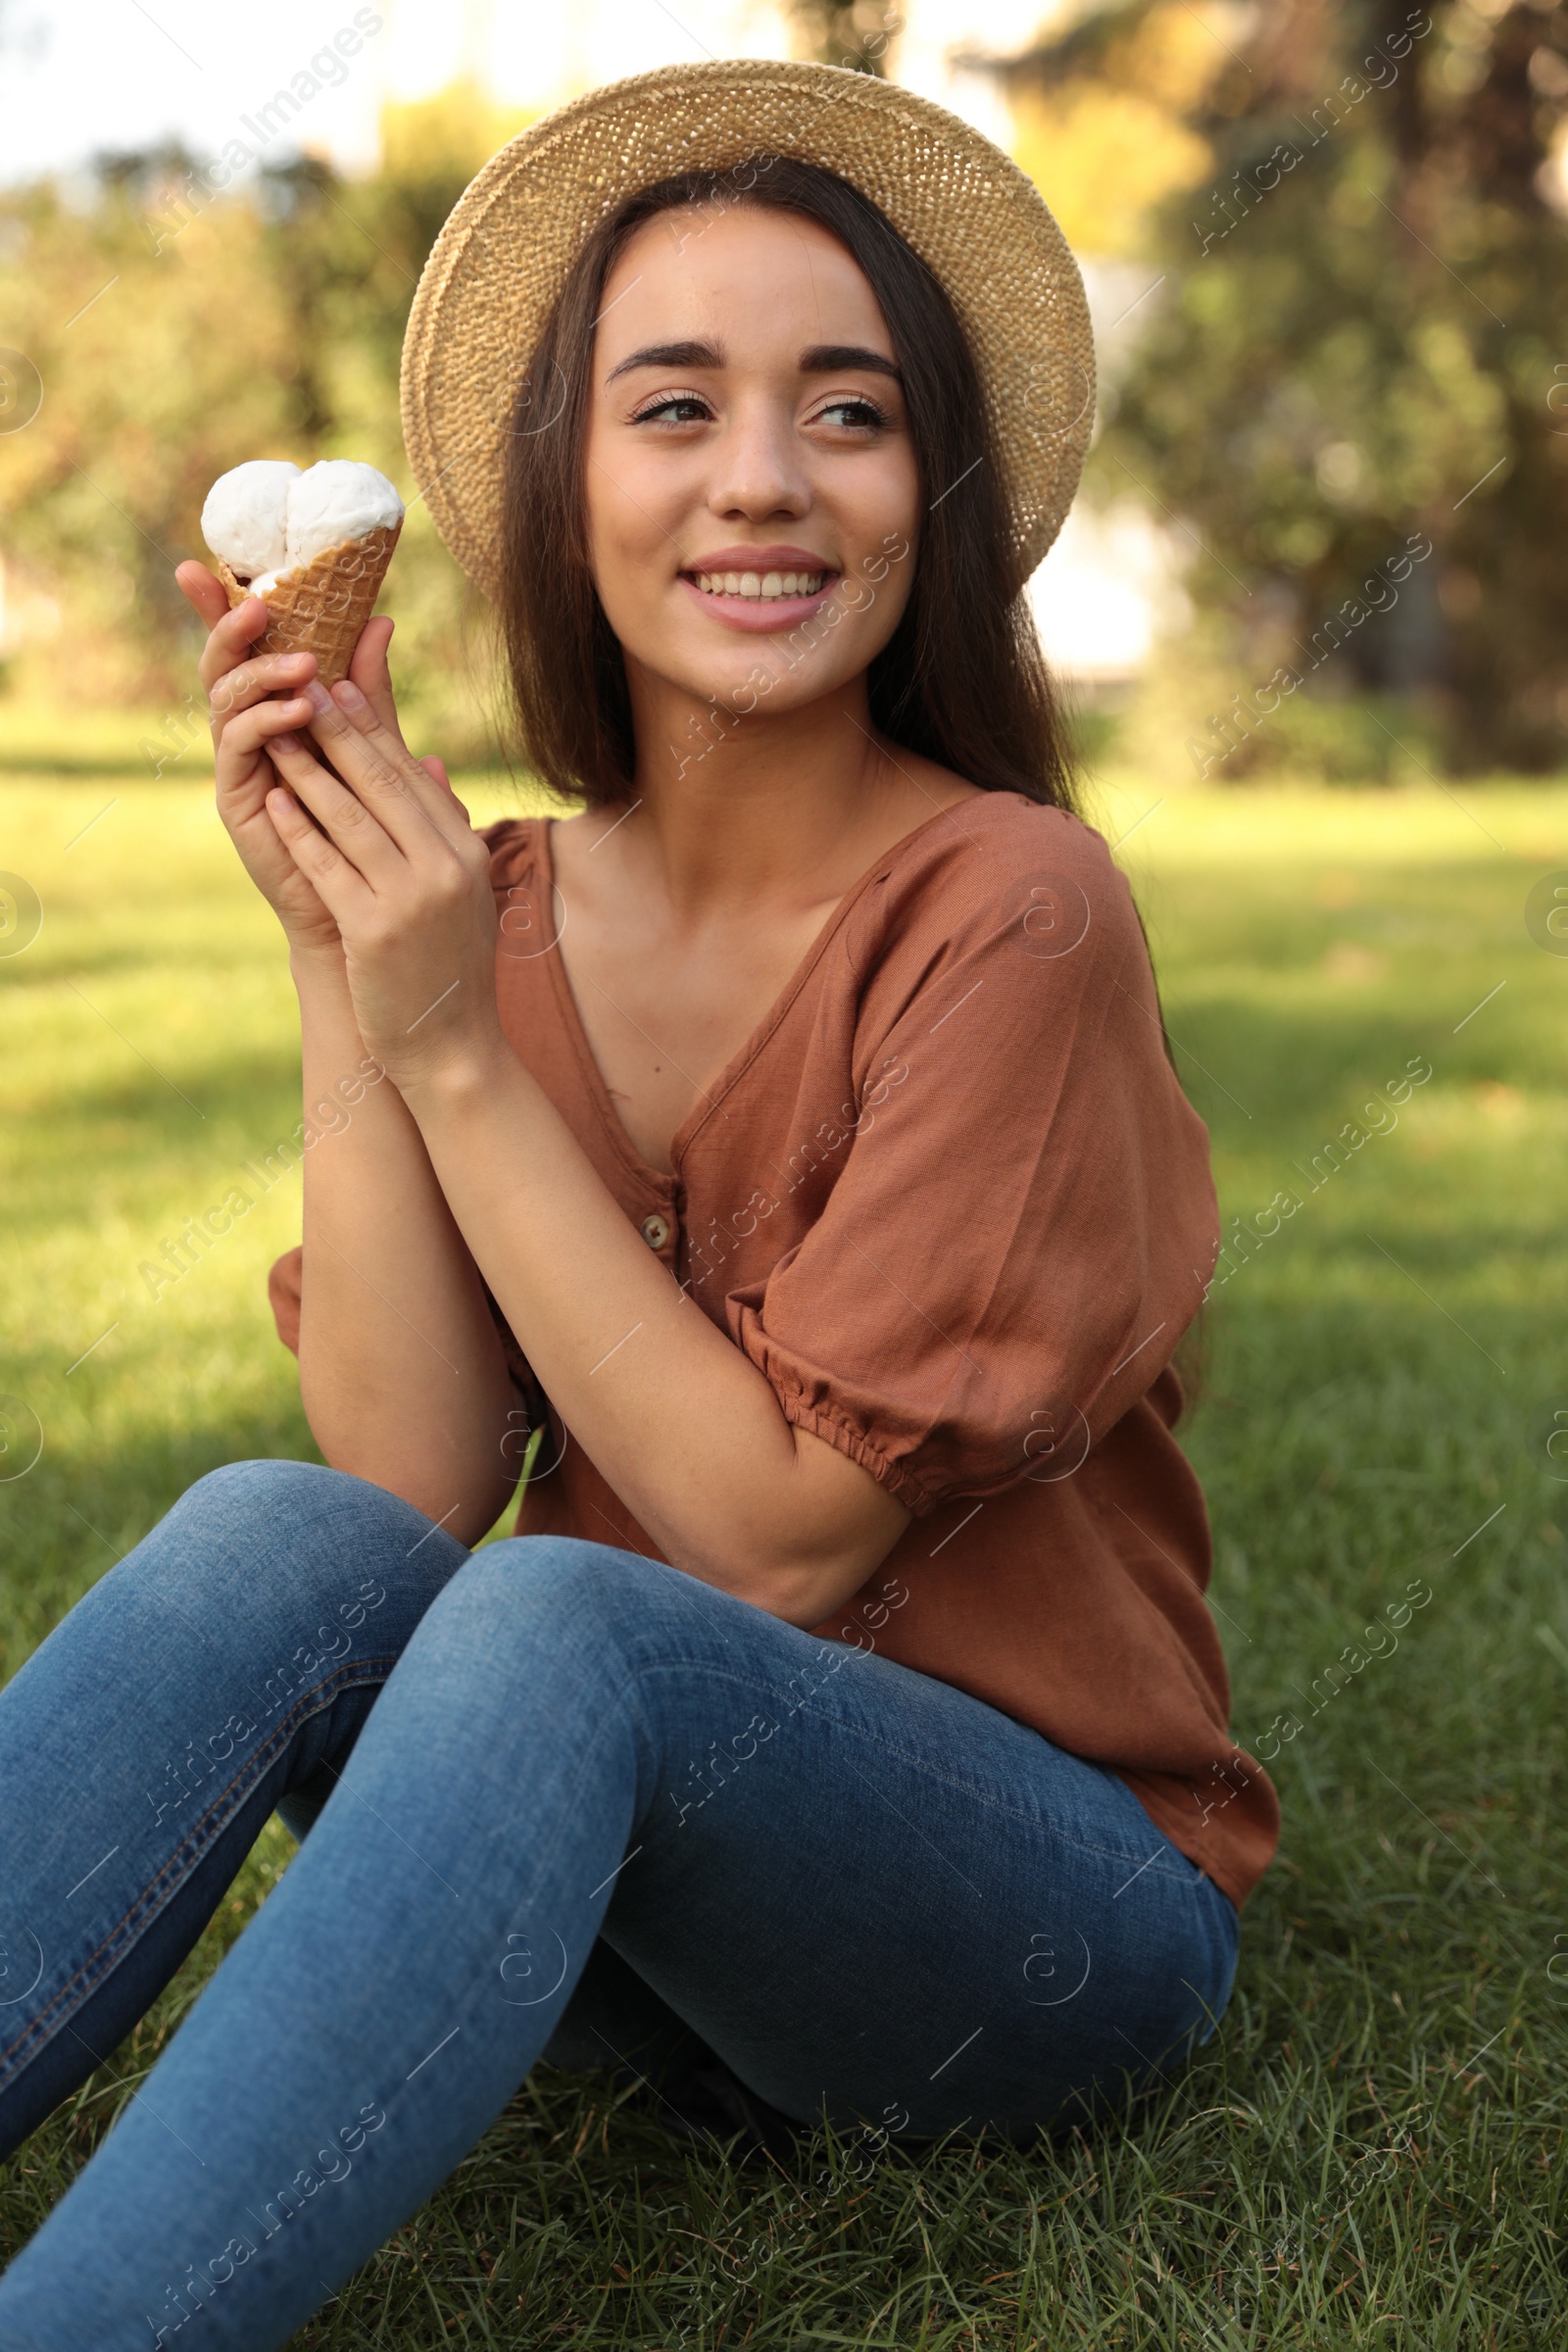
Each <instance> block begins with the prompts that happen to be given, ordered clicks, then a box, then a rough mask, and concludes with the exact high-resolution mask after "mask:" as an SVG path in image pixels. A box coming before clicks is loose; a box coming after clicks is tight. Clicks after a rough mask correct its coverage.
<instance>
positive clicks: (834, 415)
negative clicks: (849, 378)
mask: <svg viewBox="0 0 1568 2352" xmlns="http://www.w3.org/2000/svg"><path fill="white" fill-rule="evenodd" d="M816 421H817V422H818V423H819V424H827V423H833V424H838V425H841V426H844V427H847V428H848V429H849V430H850V431H852V432H861V433H864V432H872V433H874V432H876V431H878V430H879V429H880V428H881V427H882V426H884V425H886V423H887V422H888V417H887V412H886V411H885V410H884V409H879V408H878V407H877V405H876V402H875V401H874V400H868V399H867V398H866V397H865V395H864V393H863V392H853V393H850V392H847V393H846V394H845V395H844V397H843V398H842V399H841V400H830V401H829V402H828V404H827V407H826V408H825V409H818V411H817V413H816Z"/></svg>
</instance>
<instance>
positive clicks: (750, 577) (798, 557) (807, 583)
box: [680, 545, 842, 635]
mask: <svg viewBox="0 0 1568 2352" xmlns="http://www.w3.org/2000/svg"><path fill="white" fill-rule="evenodd" d="M841 577H842V574H841V573H840V572H839V571H838V569H837V568H836V567H835V566H834V565H833V564H828V563H826V562H825V561H824V559H823V558H822V557H821V556H819V555H817V554H815V553H814V552H813V551H812V550H811V549H810V548H805V547H793V546H783V545H775V546H767V547H747V546H740V547H719V548H714V549H713V550H711V552H710V553H705V554H704V555H703V556H701V557H700V558H699V559H698V560H697V561H696V562H694V563H692V564H686V565H684V566H683V568H682V570H681V574H680V578H681V584H682V586H683V587H684V588H685V589H686V590H687V591H688V592H689V594H691V595H692V596H694V597H697V598H699V599H700V600H701V606H702V610H703V611H704V612H705V613H707V615H708V617H709V618H710V619H711V620H716V621H718V622H719V623H720V625H721V626H723V627H726V628H731V629H738V630H740V631H741V632H742V633H743V634H752V635H756V634H761V635H765V634H767V633H768V632H770V631H775V630H778V629H790V628H795V627H797V626H798V625H799V623H800V622H801V621H802V620H804V619H806V618H808V617H809V615H810V614H811V613H814V612H815V611H816V610H817V609H818V607H819V606H820V605H821V604H822V602H823V600H824V599H825V598H826V597H827V596H829V595H830V594H831V593H832V591H833V589H834V587H835V586H836V585H837V583H838V581H839V579H840V578H841Z"/></svg>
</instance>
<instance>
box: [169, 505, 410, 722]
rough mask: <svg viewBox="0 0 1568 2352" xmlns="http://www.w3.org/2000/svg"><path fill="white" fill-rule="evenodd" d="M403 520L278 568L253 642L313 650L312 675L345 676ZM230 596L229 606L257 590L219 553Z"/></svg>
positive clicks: (332, 681) (323, 678) (325, 679)
mask: <svg viewBox="0 0 1568 2352" xmlns="http://www.w3.org/2000/svg"><path fill="white" fill-rule="evenodd" d="M402 528H403V525H402V523H401V522H397V523H394V524H393V525H392V527H391V528H390V529H389V530H376V531H368V532H367V533H366V535H365V537H364V538H363V539H351V540H348V541H347V542H346V543H345V544H344V545H343V546H342V547H329V548H326V549H324V550H323V551H322V553H321V554H320V555H319V556H314V557H313V558H312V559H311V561H310V563H309V564H300V565H299V566H298V567H297V568H296V569H295V570H293V571H287V572H282V573H280V574H279V576H278V578H277V579H276V580H275V581H274V583H273V585H272V586H271V587H270V589H269V590H268V592H267V595H266V597H265V598H264V599H263V602H264V603H265V604H266V606H267V633H266V635H265V636H262V637H259V638H258V639H257V641H256V649H257V651H258V652H259V653H264V654H314V655H315V656H316V661H317V671H316V674H317V676H318V677H319V680H320V682H321V684H322V685H323V686H334V685H336V683H337V681H338V679H339V678H346V677H347V676H348V672H349V662H350V659H351V657H352V655H353V652H354V648H355V647H356V646H357V645H358V644H359V641H360V631H361V630H362V629H363V628H364V626H365V624H366V622H367V621H368V619H369V617H370V614H371V613H373V612H374V611H375V600H376V598H377V597H378V596H379V595H380V593H381V582H382V581H383V580H384V579H385V577H386V567H387V565H388V564H390V563H391V561H392V550H393V549H394V548H395V547H396V545H397V543H398V533H399V532H400V531H401V530H402ZM214 568H215V569H216V571H217V573H218V576H219V578H220V579H221V581H222V583H223V588H224V592H225V593H226V595H227V597H228V606H229V611H230V612H232V611H233V609H234V607H235V606H236V605H239V604H243V603H244V601H245V599H246V597H248V596H254V594H255V593H256V591H255V590H254V589H253V588H252V587H251V586H250V584H249V583H248V582H247V581H245V580H239V579H236V578H235V576H234V574H233V572H232V571H230V569H229V567H228V565H227V564H225V563H223V561H222V560H221V558H220V559H219V560H218V562H217V564H215V566H214Z"/></svg>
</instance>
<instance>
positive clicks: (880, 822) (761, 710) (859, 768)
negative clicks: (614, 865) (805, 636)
mask: <svg viewBox="0 0 1568 2352" xmlns="http://www.w3.org/2000/svg"><path fill="white" fill-rule="evenodd" d="M628 670H629V672H630V673H631V674H630V680H629V682H630V685H631V696H632V711H633V718H634V723H635V727H636V736H637V777H636V783H635V785H634V787H633V790H632V791H631V793H630V794H629V795H628V796H627V802H626V807H627V808H629V809H631V814H630V815H626V816H624V817H620V811H619V810H615V811H612V812H611V819H612V821H615V819H616V818H617V817H620V822H619V826H618V835H619V838H621V839H622V841H623V842H624V846H625V848H626V849H627V850H628V851H629V850H631V849H632V848H633V843H634V842H635V845H636V850H637V853H638V854H639V855H641V856H643V857H647V858H653V859H654V860H655V861H656V862H657V864H658V866H659V868H660V869H661V874H662V883H663V887H664V890H665V892H666V893H667V896H668V899H669V902H670V904H671V906H672V907H676V908H677V909H679V910H681V911H682V912H683V913H685V914H686V915H687V916H688V917H700V916H701V914H702V913H703V912H704V911H705V910H706V909H707V908H708V907H711V906H712V905H714V904H715V903H717V902H723V903H724V904H726V905H727V906H729V907H735V906H736V905H737V904H744V903H746V902H748V901H752V902H760V901H764V900H770V899H777V898H779V897H781V896H782V897H788V898H794V897H796V896H798V895H799V896H803V897H806V898H815V897H817V896H819V895H821V893H822V891H823V886H824V883H826V884H827V885H828V887H829V888H830V889H831V886H832V882H833V880H834V878H835V874H836V869H837V868H838V867H839V866H840V865H841V864H843V863H845V862H848V863H850V864H852V865H853V866H854V868H855V871H857V872H858V870H859V867H860V866H861V865H863V864H864V863H865V862H867V860H868V859H869V858H872V857H874V856H875V855H876V846H877V843H878V841H879V840H880V839H882V838H885V837H886V834H887V828H888V825H889V823H890V821H891V822H893V823H894V824H895V827H896V830H898V831H904V830H907V828H908V825H912V824H917V823H918V822H919V819H920V815H921V814H923V813H926V812H927V811H926V809H925V808H924V806H923V804H922V805H921V807H920V808H919V809H917V810H916V811H915V812H914V813H912V814H910V815H909V816H908V819H907V824H899V823H898V821H897V820H898V817H899V815H900V814H901V812H902V808H903V803H904V801H905V800H906V798H907V797H909V796H910V794H911V787H910V785H909V784H908V782H907V779H906V777H905V776H904V774H903V772H902V770H901V768H900V767H899V765H898V764H897V762H896V760H893V759H891V758H890V757H889V756H888V754H887V752H886V751H885V750H884V749H883V748H882V747H881V746H880V745H879V743H878V741H877V738H876V735H875V731H874V729H873V727H872V725H871V714H870V706H869V701H868V698H867V694H866V682H865V675H864V673H863V672H862V673H861V674H860V676H859V677H858V678H852V679H850V680H848V681H847V682H846V683H845V684H844V685H843V686H841V687H838V688H836V689H834V690H833V691H832V692H831V693H829V694H826V695H824V696H822V697H821V699H820V700H819V701H816V702H813V703H809V704H808V705H806V706H805V707H804V708H802V709H798V710H794V711H781V712H778V713H774V712H772V711H768V709H767V705H766V702H765V700H762V701H760V702H759V704H758V707H757V708H756V709H755V710H754V711H749V712H744V713H742V714H741V715H739V716H737V715H736V714H735V712H734V711H733V710H729V711H726V710H724V709H722V708H721V707H712V706H709V705H705V704H700V703H698V702H696V701H694V700H693V698H692V697H691V696H690V695H688V694H684V693H681V692H680V691H678V690H677V689H674V688H672V687H670V686H668V685H667V684H666V683H665V682H664V681H663V680H656V679H651V678H649V677H647V675H646V674H644V675H642V676H639V675H637V674H636V672H635V669H634V668H633V665H631V664H628ZM742 699H744V698H742ZM914 797H916V798H917V797H918V796H917V795H915V796H914ZM627 837H631V838H629V839H628V838H627ZM867 843H868V844H869V845H870V846H867V847H864V849H863V854H862V847H861V845H862V844H867ZM857 860H858V862H857ZM851 879H853V874H852V876H851ZM844 886H847V885H844Z"/></svg>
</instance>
